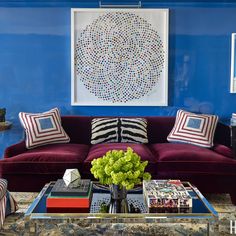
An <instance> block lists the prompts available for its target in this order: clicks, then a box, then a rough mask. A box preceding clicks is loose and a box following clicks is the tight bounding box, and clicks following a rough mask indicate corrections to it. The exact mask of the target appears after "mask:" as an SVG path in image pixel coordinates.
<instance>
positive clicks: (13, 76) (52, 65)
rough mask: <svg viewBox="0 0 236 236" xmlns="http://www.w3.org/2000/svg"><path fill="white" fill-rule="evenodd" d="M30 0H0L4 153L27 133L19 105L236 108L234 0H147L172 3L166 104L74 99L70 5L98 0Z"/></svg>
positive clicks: (165, 110) (37, 108)
mask: <svg viewBox="0 0 236 236" xmlns="http://www.w3.org/2000/svg"><path fill="white" fill-rule="evenodd" d="M26 2H27V1H18V2H17V1H16V2H13V1H8V2H0V107H6V108H7V116H6V117H7V120H10V121H12V122H13V128H12V129H10V130H8V131H6V132H0V157H1V156H2V153H3V150H4V149H5V147H7V146H9V145H11V144H13V143H16V142H18V141H19V140H20V139H22V138H23V131H22V128H21V126H20V123H19V120H18V113H19V112H20V111H26V112H42V111H46V110H48V109H51V108H53V107H59V108H60V110H61V113H62V114H64V115H65V114H78V115H114V116H116V115H121V116H122V115H130V116H136V115H140V116H142V115H158V116H159V115H163V116H172V115H175V114H176V111H177V110H178V109H179V108H184V109H186V110H189V111H194V112H201V113H213V114H217V115H219V116H220V117H222V118H223V117H229V116H231V113H232V112H236V95H235V94H230V93H229V86H230V52H231V33H232V32H236V24H235V22H236V3H219V1H216V2H215V4H211V3H201V4H197V3H194V2H192V3H186V4H184V3H177V2H176V3H171V2H168V3H166V4H164V3H155V2H154V1H149V2H144V4H143V6H144V8H145V7H162V8H164V7H168V8H169V9H170V19H169V20H170V27H169V28H170V30H169V35H170V36H169V95H168V96H169V106H168V107H73V106H71V105H70V69H71V67H70V8H71V7H97V4H98V3H97V2H96V3H95V2H86V3H82V2H77V3H74V2H73V1H71V2H63V1H61V3H60V2H59V3H56V2H53V1H47V2H46V3H45V2H44V1H38V2H32V3H31V4H36V5H35V6H32V5H29V4H28V5H27V4H26ZM229 2H230V1H229ZM17 4H18V5H17ZM9 5H11V6H10V7H9Z"/></svg>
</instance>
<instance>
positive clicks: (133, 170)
mask: <svg viewBox="0 0 236 236" xmlns="http://www.w3.org/2000/svg"><path fill="white" fill-rule="evenodd" d="M140 159H141V158H140V156H139V155H138V154H137V153H135V152H134V151H133V149H132V148H130V147H128V148H127V151H123V150H112V151H108V152H107V153H106V154H105V155H104V156H103V157H100V158H97V159H94V160H93V161H92V168H91V173H92V174H93V175H94V177H95V178H96V179H99V181H100V183H101V184H107V185H110V184H116V185H119V186H120V188H122V187H125V188H126V189H127V190H128V189H132V188H133V187H134V185H136V184H140V183H142V180H143V179H144V180H150V179H151V175H150V173H148V172H144V170H145V167H146V166H147V164H148V161H143V162H141V160H140Z"/></svg>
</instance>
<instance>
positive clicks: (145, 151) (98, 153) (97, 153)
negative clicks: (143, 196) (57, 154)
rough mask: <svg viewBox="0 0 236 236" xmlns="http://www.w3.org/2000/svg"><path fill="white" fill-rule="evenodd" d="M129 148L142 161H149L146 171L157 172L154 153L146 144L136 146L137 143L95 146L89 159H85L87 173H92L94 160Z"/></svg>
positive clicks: (90, 152)
mask: <svg viewBox="0 0 236 236" xmlns="http://www.w3.org/2000/svg"><path fill="white" fill-rule="evenodd" d="M127 147H131V148H132V149H133V150H134V152H136V153H137V154H138V155H139V156H140V157H141V160H142V161H146V160H147V161H148V166H147V167H146V171H150V172H153V171H155V170H156V160H155V157H154V156H153V154H152V152H151V151H150V150H149V148H148V146H147V145H145V144H136V143H103V144H95V145H93V146H92V147H91V149H90V150H89V153H88V157H87V158H86V159H85V161H84V163H85V167H86V168H85V170H84V171H85V172H86V173H87V174H89V173H90V168H91V164H90V163H91V161H92V160H93V159H96V158H99V157H102V156H103V155H105V154H106V152H108V151H110V150H126V149H127Z"/></svg>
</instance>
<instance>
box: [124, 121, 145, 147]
mask: <svg viewBox="0 0 236 236" xmlns="http://www.w3.org/2000/svg"><path fill="white" fill-rule="evenodd" d="M120 136H121V142H122V143H148V137H147V121H146V119H143V118H120Z"/></svg>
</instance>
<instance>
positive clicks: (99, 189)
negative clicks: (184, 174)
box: [25, 182, 218, 223]
mask: <svg viewBox="0 0 236 236" xmlns="http://www.w3.org/2000/svg"><path fill="white" fill-rule="evenodd" d="M54 184H55V182H50V183H48V184H46V185H45V186H44V188H43V189H42V191H41V192H40V193H39V195H38V196H37V197H36V199H35V200H34V201H33V203H32V204H31V205H30V206H29V208H28V209H27V211H26V213H25V217H26V218H28V219H40V220H42V219H46V220H47V219H61V220H63V219H68V218H69V219H73V218H74V219H83V220H86V219H87V220H89V221H90V222H98V221H99V222H100V221H101V220H108V219H110V220H113V221H114V220H115V222H133V221H134V220H135V221H136V220H137V222H142V223H145V222H148V223H150V222H155V221H162V220H166V219H175V220H178V219H188V220H191V219H197V220H215V219H216V218H217V217H218V213H217V212H216V211H215V209H214V208H213V206H212V205H211V204H210V203H209V202H208V201H207V199H206V198H205V197H204V196H203V195H202V194H201V192H200V191H199V190H198V189H197V188H196V187H194V186H192V185H191V184H190V183H189V182H183V184H184V186H185V188H186V190H187V191H188V192H189V194H190V195H191V197H192V202H193V206H192V209H191V211H190V212H189V213H148V210H147V207H146V205H145V203H144V198H143V192H142V187H141V186H139V187H137V188H135V189H133V190H131V191H128V195H127V199H128V203H129V206H130V204H131V203H132V204H133V206H134V207H138V208H139V209H140V213H115V214H111V213H100V205H101V203H104V202H105V203H106V204H109V201H110V192H109V188H108V187H106V186H102V185H100V184H99V183H97V182H94V183H93V196H92V202H91V207H90V213H47V208H46V199H47V197H48V195H49V194H50V191H51V189H52V187H53V185H54Z"/></svg>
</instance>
